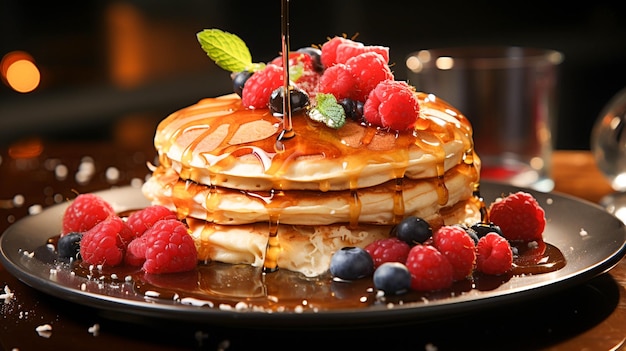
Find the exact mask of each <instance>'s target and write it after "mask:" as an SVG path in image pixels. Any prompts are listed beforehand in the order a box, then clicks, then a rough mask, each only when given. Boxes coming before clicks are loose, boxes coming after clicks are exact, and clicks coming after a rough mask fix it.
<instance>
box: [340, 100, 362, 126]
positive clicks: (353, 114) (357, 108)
mask: <svg viewBox="0 0 626 351" xmlns="http://www.w3.org/2000/svg"><path fill="white" fill-rule="evenodd" d="M337 103H338V104H339V105H341V107H343V110H344V111H346V116H347V117H348V118H350V119H352V120H355V121H361V120H362V119H363V103H362V102H361V101H354V100H352V99H348V98H345V99H341V100H339V101H337Z"/></svg>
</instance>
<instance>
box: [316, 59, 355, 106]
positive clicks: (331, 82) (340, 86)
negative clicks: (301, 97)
mask: <svg viewBox="0 0 626 351" xmlns="http://www.w3.org/2000/svg"><path fill="white" fill-rule="evenodd" d="M355 85H356V81H355V79H354V76H352V73H350V71H349V70H348V67H346V65H344V64H343V63H339V64H336V65H334V66H332V67H329V68H327V69H326V71H324V74H322V76H321V77H320V79H319V82H318V86H317V91H318V92H319V93H327V94H333V95H334V96H335V98H336V99H337V100H341V99H345V98H350V97H351V96H352V91H353V90H354V86H355Z"/></svg>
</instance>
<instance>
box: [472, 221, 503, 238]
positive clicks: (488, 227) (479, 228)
mask: <svg viewBox="0 0 626 351" xmlns="http://www.w3.org/2000/svg"><path fill="white" fill-rule="evenodd" d="M470 228H471V229H473V230H474V231H476V234H477V235H478V238H482V237H483V236H485V235H487V234H488V233H492V232H494V233H496V234H498V235H500V236H502V229H500V227H499V226H498V225H496V224H494V223H483V222H478V223H476V224H473V225H472V226H471V227H470Z"/></svg>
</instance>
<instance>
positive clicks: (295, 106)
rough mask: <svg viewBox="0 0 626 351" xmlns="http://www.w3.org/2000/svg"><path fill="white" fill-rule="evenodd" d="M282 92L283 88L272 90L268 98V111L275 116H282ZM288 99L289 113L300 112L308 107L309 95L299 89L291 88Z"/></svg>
mask: <svg viewBox="0 0 626 351" xmlns="http://www.w3.org/2000/svg"><path fill="white" fill-rule="evenodd" d="M284 90H285V89H284V88H283V87H280V88H278V89H276V90H274V91H273V92H272V95H271V96H270V110H272V112H273V113H275V114H279V115H282V114H283V99H284V93H283V92H284ZM290 98H291V112H296V111H300V110H302V109H303V108H306V107H307V106H309V94H307V93H306V92H305V91H304V90H302V89H300V88H297V87H291V94H290Z"/></svg>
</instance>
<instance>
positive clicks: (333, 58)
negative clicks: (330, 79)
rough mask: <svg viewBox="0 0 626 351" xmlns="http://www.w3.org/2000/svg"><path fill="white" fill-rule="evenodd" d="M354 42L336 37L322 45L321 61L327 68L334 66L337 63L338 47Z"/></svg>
mask: <svg viewBox="0 0 626 351" xmlns="http://www.w3.org/2000/svg"><path fill="white" fill-rule="evenodd" d="M351 41H352V40H350V39H346V38H344V37H334V38H332V39H330V40H328V41H327V42H325V43H324V44H323V45H322V53H321V55H320V60H321V61H322V65H323V66H324V67H326V68H329V67H331V66H334V65H335V64H336V63H337V47H338V46H339V45H340V44H342V43H349V42H351Z"/></svg>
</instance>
